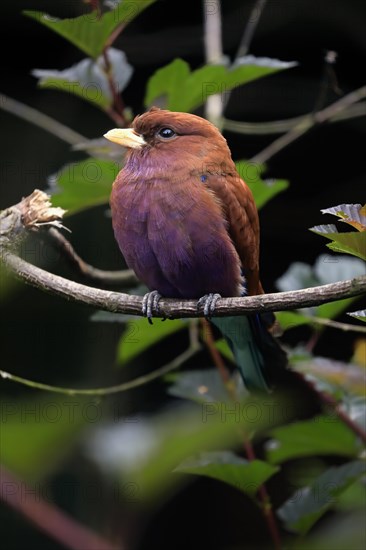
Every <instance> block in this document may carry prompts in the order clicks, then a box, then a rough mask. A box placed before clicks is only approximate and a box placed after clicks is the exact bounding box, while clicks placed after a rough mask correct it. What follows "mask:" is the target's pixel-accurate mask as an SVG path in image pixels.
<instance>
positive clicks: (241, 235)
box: [206, 174, 263, 295]
mask: <svg viewBox="0 0 366 550" xmlns="http://www.w3.org/2000/svg"><path fill="white" fill-rule="evenodd" d="M206 185H207V187H208V188H209V189H210V190H211V191H212V192H213V193H214V194H215V196H216V197H217V198H218V199H219V201H220V203H221V205H222V208H223V211H224V214H225V217H226V219H227V221H228V225H229V227H228V230H229V233H230V237H231V239H232V241H233V243H234V246H235V248H236V250H237V252H238V254H239V257H240V260H241V263H242V267H243V271H244V274H245V276H246V280H247V290H248V293H249V294H251V295H253V294H262V293H263V288H262V285H261V283H260V280H259V218H258V212H257V207H256V205H255V202H254V198H253V195H252V192H251V191H250V189H249V187H248V186H247V185H246V184H245V183H244V181H243V180H242V179H241V178H240V177H239V176H237V175H234V174H228V175H224V174H220V175H216V174H211V175H209V177H208V178H207V181H206Z"/></svg>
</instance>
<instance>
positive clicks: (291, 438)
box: [266, 416, 360, 464]
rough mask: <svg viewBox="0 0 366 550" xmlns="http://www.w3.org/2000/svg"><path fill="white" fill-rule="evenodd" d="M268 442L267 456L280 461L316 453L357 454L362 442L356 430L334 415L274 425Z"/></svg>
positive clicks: (274, 460) (278, 462)
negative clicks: (355, 432) (354, 431)
mask: <svg viewBox="0 0 366 550" xmlns="http://www.w3.org/2000/svg"><path fill="white" fill-rule="evenodd" d="M270 435H271V437H272V438H273V440H272V441H269V442H268V443H267V449H266V450H267V460H269V462H271V463H272V464H280V463H281V462H285V461H286V460H290V459H293V458H300V457H304V456H313V455H333V454H334V455H339V456H348V457H355V456H357V454H358V453H359V451H360V445H359V442H358V440H357V437H356V436H355V434H354V433H353V432H352V431H351V430H350V429H349V428H348V427H347V426H345V425H344V424H343V422H341V421H340V420H339V419H338V418H337V417H335V416H316V417H315V418H312V419H311V420H305V421H303V422H295V423H293V424H288V425H287V426H281V427H279V428H275V429H274V430H272V431H271V432H270Z"/></svg>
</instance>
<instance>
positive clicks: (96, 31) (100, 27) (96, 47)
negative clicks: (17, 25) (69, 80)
mask: <svg viewBox="0 0 366 550" xmlns="http://www.w3.org/2000/svg"><path fill="white" fill-rule="evenodd" d="M154 2H155V0H133V2H123V3H122V4H119V5H118V6H116V8H115V9H114V10H112V11H109V12H106V13H104V14H103V15H102V16H101V17H98V13H97V12H96V11H93V12H91V13H87V14H84V15H80V16H79V17H74V18H71V19H58V18H57V17H53V16H51V15H48V14H47V13H43V12H40V11H32V10H25V11H23V14H24V15H26V16H28V17H31V18H32V19H35V20H36V21H38V22H39V23H41V24H42V25H45V26H46V27H48V28H49V29H51V30H53V31H54V32H56V33H57V34H59V35H61V36H62V37H63V38H66V40H68V41H69V42H71V44H73V45H74V46H76V47H77V48H79V49H80V50H82V51H83V52H85V53H86V54H87V55H89V56H90V57H93V58H97V57H98V56H99V55H101V53H102V51H103V49H104V47H105V46H107V45H108V40H109V38H110V36H111V34H112V33H113V31H114V30H115V29H117V27H119V26H120V25H123V26H126V25H128V23H130V22H131V21H133V19H135V17H137V16H138V15H139V14H140V13H141V12H142V11H143V10H144V9H146V8H147V7H148V6H150V4H152V3H154Z"/></svg>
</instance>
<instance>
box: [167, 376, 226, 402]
mask: <svg viewBox="0 0 366 550" xmlns="http://www.w3.org/2000/svg"><path fill="white" fill-rule="evenodd" d="M168 393H169V394H170V395H174V396H175V397H182V398H183V399H191V400H192V401H196V402H198V403H205V402H228V401H229V399H228V394H227V390H226V389H225V386H224V385H223V383H222V378H221V376H220V373H219V372H218V370H217V369H207V370H194V371H187V372H180V373H178V374H176V375H174V383H173V384H172V385H171V386H170V387H169V389H168ZM228 406H229V404H228Z"/></svg>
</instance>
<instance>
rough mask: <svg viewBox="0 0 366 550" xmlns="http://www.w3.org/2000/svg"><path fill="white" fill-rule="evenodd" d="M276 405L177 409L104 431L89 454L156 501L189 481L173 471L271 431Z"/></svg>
mask: <svg viewBox="0 0 366 550" xmlns="http://www.w3.org/2000/svg"><path fill="white" fill-rule="evenodd" d="M272 405H273V403H271V401H268V398H266V399H265V400H261V399H257V398H256V397H254V396H251V397H250V400H248V401H245V400H243V401H240V402H237V414H233V405H232V404H227V403H226V402H221V401H214V402H206V403H202V404H201V405H199V406H198V405H197V404H193V403H189V404H188V405H187V404H185V405H184V406H177V405H174V407H168V408H165V410H164V412H163V413H160V414H159V415H155V416H153V417H151V416H150V417H149V418H141V417H140V418H136V419H131V421H128V419H126V420H123V421H121V422H120V423H118V424H116V422H114V423H113V424H111V425H110V426H109V427H108V426H104V427H101V428H100V429H99V430H98V431H97V432H96V433H94V434H93V435H92V440H91V441H90V442H89V445H88V448H89V454H90V455H91V456H93V457H94V459H95V460H96V461H97V462H98V463H99V464H100V466H101V467H102V468H103V469H105V470H106V471H107V472H108V475H110V474H111V472H112V471H115V472H116V473H117V474H118V475H119V476H120V479H121V480H122V481H125V480H131V481H133V482H134V483H135V484H136V485H137V486H138V488H139V493H140V496H141V498H143V499H149V498H155V499H156V498H158V497H161V496H162V495H164V494H165V493H166V492H167V490H168V489H169V487H171V486H173V485H176V484H181V483H182V482H185V481H186V479H183V478H182V476H178V475H177V474H175V475H174V474H173V471H174V469H175V468H177V466H178V465H179V464H180V463H181V462H182V461H183V460H185V459H187V458H188V457H189V456H192V455H195V454H197V453H200V452H203V451H213V450H217V449H228V448H231V447H236V446H237V445H238V444H240V443H241V441H242V430H243V429H245V430H248V429H249V430H250V431H251V432H252V431H253V430H261V429H263V427H268V424H269V422H270V420H271V419H270V418H269V417H268V416H269V415H268V414H264V411H267V408H268V406H269V407H271V406H272ZM277 405H278V400H277ZM253 410H254V411H255V418H253V416H252V413H253ZM258 413H260V414H258Z"/></svg>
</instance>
